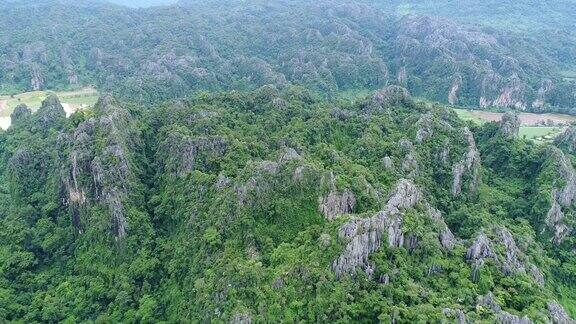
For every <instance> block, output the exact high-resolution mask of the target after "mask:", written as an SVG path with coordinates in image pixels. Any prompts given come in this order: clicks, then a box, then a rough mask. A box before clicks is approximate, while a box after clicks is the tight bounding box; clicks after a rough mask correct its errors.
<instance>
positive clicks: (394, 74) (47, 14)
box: [0, 0, 576, 113]
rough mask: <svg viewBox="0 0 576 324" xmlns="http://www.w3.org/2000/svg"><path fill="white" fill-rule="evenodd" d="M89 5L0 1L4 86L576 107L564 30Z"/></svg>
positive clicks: (328, 7)
mask: <svg viewBox="0 0 576 324" xmlns="http://www.w3.org/2000/svg"><path fill="white" fill-rule="evenodd" d="M94 3H96V2H94ZM83 4H85V3H83V2H80V3H79V4H74V3H69V2H66V3H63V2H62V1H43V2H40V3H39V4H36V5H35V8H36V9H33V10H31V9H30V8H29V7H28V6H25V7H22V6H20V5H16V4H13V3H12V4H8V5H6V4H4V5H2V10H1V11H0V19H2V21H10V22H11V23H9V24H6V26H5V28H3V29H2V30H1V31H0V45H1V46H0V71H1V72H2V73H1V74H0V91H2V92H3V93H13V92H16V91H23V90H35V89H58V88H66V87H74V86H75V85H86V84H96V85H97V86H98V87H99V88H100V89H103V90H107V91H112V92H114V93H115V94H116V95H118V96H121V97H122V98H125V99H130V100H131V101H133V100H136V101H139V102H161V101H163V100H165V99H169V98H177V97H182V96H187V95H190V94H191V93H194V92H197V91H201V90H208V91H214V90H217V91H220V90H253V89H256V88H258V87H260V86H263V85H266V84H274V85H276V86H277V87H278V88H284V87H286V86H288V85H290V84H295V85H301V86H305V87H307V88H310V89H312V90H314V91H316V92H318V93H321V94H322V95H323V96H326V97H334V96H338V95H339V94H341V93H343V92H345V93H347V92H357V91H364V90H366V89H372V90H375V89H379V88H381V87H382V86H384V85H387V84H397V85H401V86H404V87H407V88H408V89H409V90H410V91H411V92H412V93H413V94H414V95H417V96H422V97H424V98H427V99H431V100H435V101H440V102H447V103H452V104H459V105H464V106H472V107H483V108H486V107H491V106H496V107H508V108H514V109H520V110H533V111H549V110H555V111H562V112H568V113H573V109H574V107H575V106H576V102H575V101H576V99H575V98H576V97H575V95H574V94H575V91H576V90H575V89H576V86H575V82H574V79H573V78H572V77H571V76H570V74H569V71H567V69H570V68H571V67H570V66H568V65H569V62H573V61H574V58H575V57H576V56H575V55H576V49H575V48H574V43H573V42H571V41H570V40H571V39H572V38H570V35H569V34H568V35H567V36H566V35H564V36H563V35H562V34H561V33H560V32H559V33H557V34H556V35H555V37H547V36H546V35H541V34H529V35H528V34H522V35H518V34H515V33H512V32H507V31H502V30H497V29H490V28H486V27H478V26H474V25H466V24H459V23H455V22H451V21H448V20H446V19H443V18H430V17H426V16H414V15H407V16H402V17H400V16H397V15H396V13H397V10H396V9H394V10H392V9H390V8H389V7H383V10H379V9H376V8H375V7H373V6H376V5H378V4H375V3H370V2H353V3H351V2H346V1H335V0H323V1H314V2H308V1H278V0H275V1H248V2H246V1H202V2H197V1H181V2H180V5H178V6H170V7H157V8H150V9H129V8H125V7H119V6H109V5H104V4H93V5H89V6H88V5H83ZM223 7H225V8H226V10H225V11H222V10H221V8H223ZM422 11H424V10H422ZM424 12H425V11H424ZM569 14H570V11H568V15H569ZM54 22H58V23H54ZM559 30H561V29H559ZM48 40H49V41H48ZM559 49H562V50H559ZM566 73H568V74H566ZM152 94H154V95H152Z"/></svg>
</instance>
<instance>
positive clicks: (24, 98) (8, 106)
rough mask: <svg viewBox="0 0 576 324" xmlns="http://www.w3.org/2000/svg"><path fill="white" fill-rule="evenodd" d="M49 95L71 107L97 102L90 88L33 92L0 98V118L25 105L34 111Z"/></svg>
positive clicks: (96, 96) (93, 90) (95, 93)
mask: <svg viewBox="0 0 576 324" xmlns="http://www.w3.org/2000/svg"><path fill="white" fill-rule="evenodd" d="M51 94H54V95H56V96H58V98H60V101H61V102H62V104H67V105H71V106H73V107H77V106H78V107H85V106H93V105H94V104H95V103H96V101H98V92H97V91H96V90H95V89H92V88H85V89H81V90H77V91H60V92H50V91H33V92H25V93H19V94H15V95H10V96H0V117H8V116H10V115H11V114H12V112H13V111H14V108H16V106H18V105H21V104H25V105H26V106H28V108H30V109H31V110H32V111H36V110H37V109H38V108H40V105H41V103H42V101H44V100H45V99H46V98H47V97H48V96H49V95H51ZM74 110H75V109H74Z"/></svg>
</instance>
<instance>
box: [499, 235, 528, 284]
mask: <svg viewBox="0 0 576 324" xmlns="http://www.w3.org/2000/svg"><path fill="white" fill-rule="evenodd" d="M496 235H497V242H498V243H501V244H502V245H504V249H505V251H506V256H505V259H504V262H503V263H502V266H501V268H502V272H503V273H504V274H505V275H510V274H513V273H517V272H520V271H524V264H523V263H522V262H521V261H520V260H519V259H518V257H519V254H520V250H519V249H518V247H517V246H516V242H515V241H514V237H513V236H512V233H510V231H508V230H507V229H506V228H504V227H500V228H498V229H496Z"/></svg>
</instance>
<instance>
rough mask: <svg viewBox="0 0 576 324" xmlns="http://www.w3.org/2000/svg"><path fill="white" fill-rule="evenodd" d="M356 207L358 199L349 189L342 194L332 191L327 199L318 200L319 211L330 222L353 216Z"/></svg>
mask: <svg viewBox="0 0 576 324" xmlns="http://www.w3.org/2000/svg"><path fill="white" fill-rule="evenodd" d="M355 206H356V197H355V196H354V194H353V193H352V192H351V191H350V190H349V189H347V188H346V189H344V191H342V193H339V192H337V191H330V193H328V195H327V196H326V197H320V198H319V199H318V209H319V210H320V212H321V213H322V214H323V215H324V217H325V218H326V219H328V220H333V219H334V218H336V217H338V216H340V215H345V214H351V213H352V212H354V207H355Z"/></svg>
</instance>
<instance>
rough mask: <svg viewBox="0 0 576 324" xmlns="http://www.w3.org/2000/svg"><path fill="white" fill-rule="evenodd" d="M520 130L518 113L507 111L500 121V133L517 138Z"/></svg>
mask: <svg viewBox="0 0 576 324" xmlns="http://www.w3.org/2000/svg"><path fill="white" fill-rule="evenodd" d="M519 131H520V118H518V114H515V113H511V112H507V113H505V114H504V115H503V116H502V120H501V121H500V134H502V135H503V136H504V137H506V138H517V137H518V132H519Z"/></svg>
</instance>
